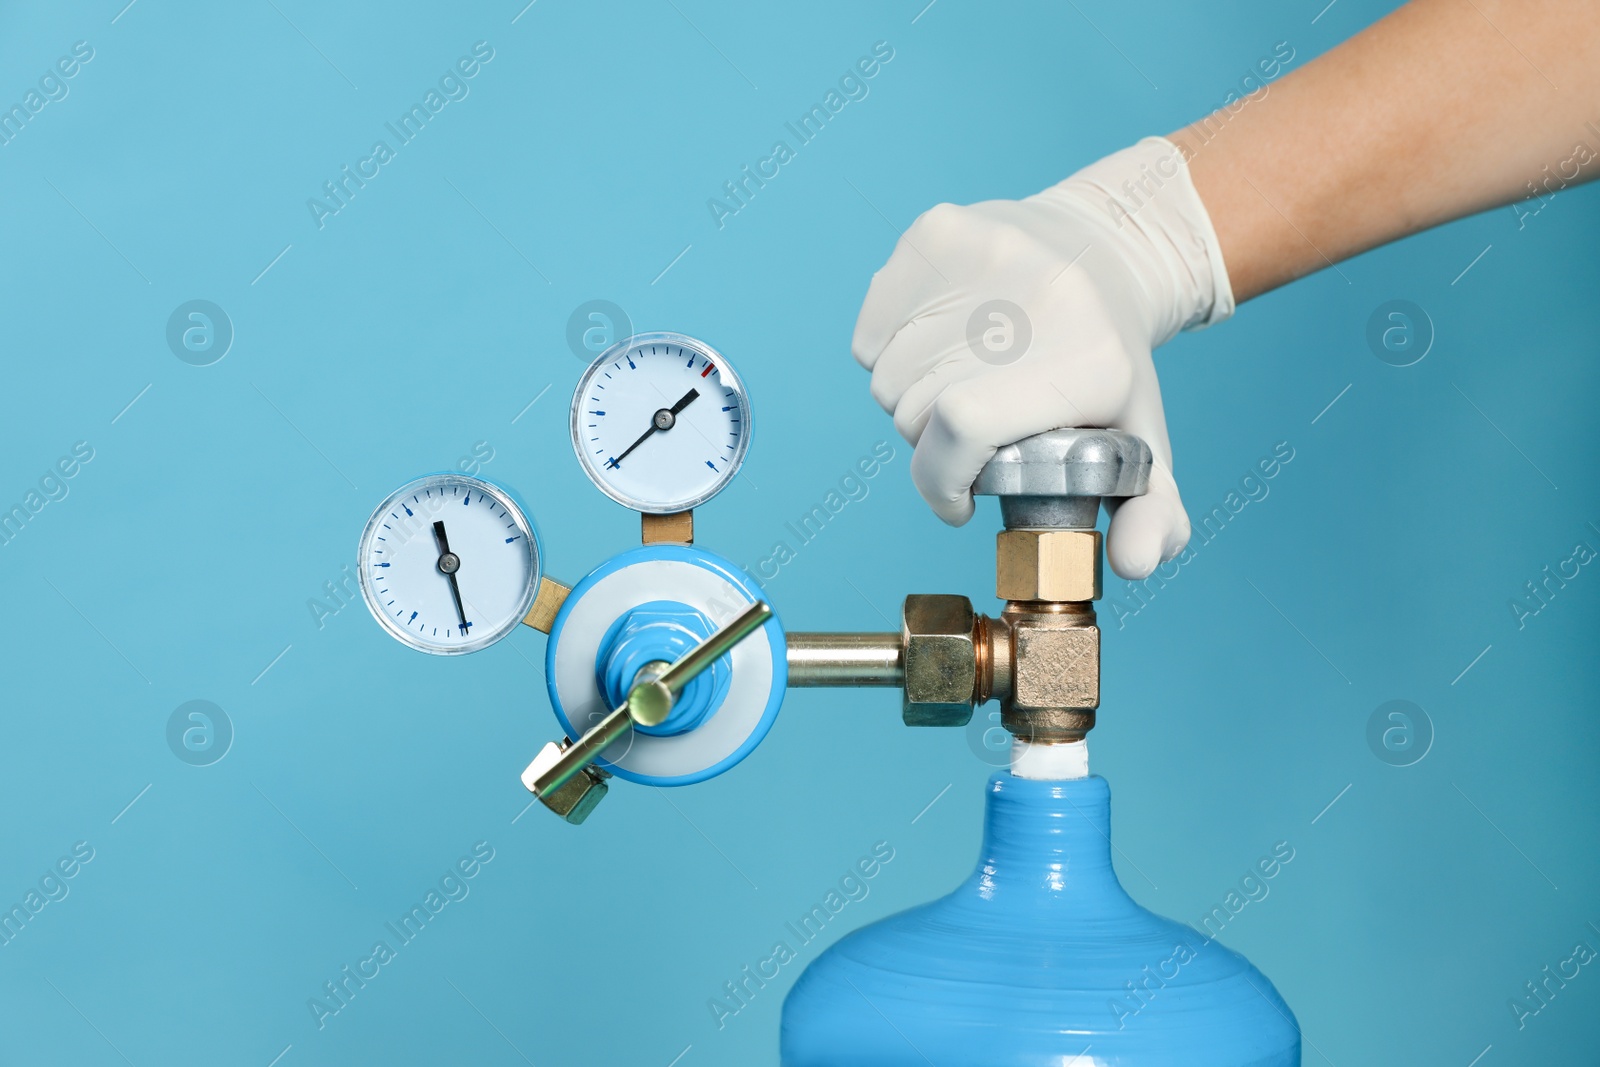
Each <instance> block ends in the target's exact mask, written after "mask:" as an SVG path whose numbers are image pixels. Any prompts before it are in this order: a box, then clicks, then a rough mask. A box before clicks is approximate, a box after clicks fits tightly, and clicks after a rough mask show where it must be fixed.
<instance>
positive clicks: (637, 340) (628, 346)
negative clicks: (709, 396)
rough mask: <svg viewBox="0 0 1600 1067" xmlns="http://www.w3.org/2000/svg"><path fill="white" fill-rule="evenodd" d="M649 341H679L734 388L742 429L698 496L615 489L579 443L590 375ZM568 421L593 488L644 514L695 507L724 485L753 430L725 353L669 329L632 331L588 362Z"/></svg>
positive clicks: (743, 393) (744, 395) (740, 385)
mask: <svg viewBox="0 0 1600 1067" xmlns="http://www.w3.org/2000/svg"><path fill="white" fill-rule="evenodd" d="M652 344H656V345H659V344H671V345H679V346H681V347H683V348H687V349H690V350H691V351H693V352H695V353H697V354H698V355H700V356H701V357H702V358H704V359H706V360H708V361H709V362H711V363H712V364H714V365H715V366H716V368H717V378H718V380H719V381H720V382H722V384H723V386H724V387H725V388H728V389H732V390H733V392H734V397H735V399H736V401H737V402H738V405H739V419H740V422H741V424H742V425H743V427H744V431H743V432H742V433H741V434H740V435H739V442H738V444H737V445H736V446H735V448H734V452H733V459H732V461H730V462H729V464H728V466H727V467H726V468H725V469H724V470H723V471H721V472H720V474H719V475H718V478H717V480H716V482H715V483H713V484H712V486H711V488H710V489H708V490H706V491H705V492H703V493H701V494H699V495H698V496H694V497H687V498H684V499H682V500H673V501H668V502H662V501H659V500H655V501H651V500H645V499H642V498H637V497H631V496H629V495H628V494H627V493H624V492H621V491H619V490H618V489H616V487H614V486H612V485H610V484H608V483H607V482H606V480H605V479H604V477H602V476H601V474H600V473H599V472H598V471H597V470H595V466H594V463H593V462H592V461H591V459H590V457H589V455H588V454H587V449H586V448H585V447H584V444H583V425H582V415H583V398H584V394H585V393H587V392H588V391H589V384H590V383H591V382H592V381H594V376H595V375H596V374H599V373H600V372H601V370H602V369H603V368H604V367H606V366H609V365H610V364H611V363H614V362H616V361H617V360H618V359H620V358H622V356H623V355H624V354H626V353H628V352H631V351H632V350H634V349H635V348H640V347H643V346H644V345H652ZM570 425H571V430H572V433H571V437H572V452H573V455H575V456H577V457H578V466H579V467H581V468H582V469H583V473H584V474H586V475H587V476H588V478H589V480H590V481H591V482H593V483H594V485H595V488H596V489H599V490H600V491H601V492H602V493H604V494H605V495H606V496H608V497H610V498H611V499H612V500H615V501H616V502H617V503H619V504H621V505H622V506H623V507H625V508H632V509H633V510H634V511H638V512H642V513H643V514H646V515H671V514H674V513H676V512H679V511H688V510H690V509H691V508H697V507H699V506H700V505H701V504H704V503H705V502H706V501H708V500H710V499H711V498H712V497H714V496H716V495H717V494H718V493H720V492H722V491H723V490H724V489H726V488H727V487H728V484H729V483H730V482H732V481H733V479H734V477H735V476H736V475H737V474H738V473H739V468H740V467H742V466H743V465H744V457H745V453H746V452H747V451H749V448H750V435H751V433H752V431H753V427H752V425H751V421H750V394H749V393H748V392H747V391H746V390H745V387H744V380H743V379H741V378H740V377H739V372H738V371H737V370H735V369H734V367H733V365H732V364H731V363H729V362H728V359H727V357H726V356H724V355H723V354H722V353H721V352H719V351H717V350H716V349H715V348H712V347H711V346H710V345H708V344H706V343H705V342H704V341H702V340H700V339H699V338H697V337H690V336H689V335H688V334H683V333H673V332H671V331H656V332H653V333H638V334H634V335H633V336H632V337H626V338H623V339H622V340H620V341H618V342H617V343H616V344H614V345H612V346H611V347H610V348H608V349H606V350H605V351H604V352H602V353H600V354H599V355H598V356H596V357H595V358H594V361H593V362H592V363H590V364H589V367H588V369H587V370H585V371H584V372H583V376H582V377H581V378H579V379H578V387H577V388H576V389H574V390H573V392H572V409H571V418H570Z"/></svg>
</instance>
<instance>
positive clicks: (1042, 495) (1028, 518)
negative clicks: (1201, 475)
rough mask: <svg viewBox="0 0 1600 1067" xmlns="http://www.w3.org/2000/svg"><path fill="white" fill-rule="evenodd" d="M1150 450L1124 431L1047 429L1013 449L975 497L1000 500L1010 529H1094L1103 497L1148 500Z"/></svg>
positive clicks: (1000, 457)
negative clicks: (1144, 496)
mask: <svg viewBox="0 0 1600 1067" xmlns="http://www.w3.org/2000/svg"><path fill="white" fill-rule="evenodd" d="M1150 463H1151V455H1150V446H1149V445H1147V444H1145V443H1144V441H1143V440H1142V439H1140V438H1138V437H1135V436H1134V435H1133V434H1131V433H1124V432H1122V431H1121V430H1097V429H1062V430H1047V431H1045V432H1044V433H1040V434H1034V435H1033V436H1032V437H1028V438H1024V439H1023V440H1021V441H1018V442H1017V443H1016V444H1014V445H1007V446H1006V447H1004V448H1002V449H1000V450H999V451H998V452H996V453H995V454H994V458H993V459H991V460H990V461H989V462H988V463H987V464H985V465H984V468H983V470H981V471H979V472H978V477H977V480H976V481H974V482H973V483H972V492H973V493H974V494H976V495H978V496H997V497H999V498H1000V516H1001V518H1002V519H1003V520H1004V521H1005V524H1006V529H1008V530H1017V529H1051V530H1061V529H1067V530H1090V529H1093V528H1094V524H1095V518H1096V517H1097V516H1098V514H1099V511H1100V498H1101V497H1108V496H1109V497H1130V496H1143V495H1144V492H1145V490H1146V489H1148V488H1149V485H1150Z"/></svg>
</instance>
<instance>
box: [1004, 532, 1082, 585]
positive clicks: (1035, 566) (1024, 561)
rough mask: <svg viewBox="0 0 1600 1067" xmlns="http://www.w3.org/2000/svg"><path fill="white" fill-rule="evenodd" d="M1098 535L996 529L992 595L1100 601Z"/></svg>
mask: <svg viewBox="0 0 1600 1067" xmlns="http://www.w3.org/2000/svg"><path fill="white" fill-rule="evenodd" d="M1100 559H1101V552H1100V531H1098V530H1001V531H1000V533H999V534H998V535H997V536H996V537H995V552H994V561H995V582H994V595H995V596H997V597H999V598H1000V599H1001V600H1048V601H1055V602H1072V601H1085V600H1099V599H1100Z"/></svg>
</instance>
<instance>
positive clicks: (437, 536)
mask: <svg viewBox="0 0 1600 1067" xmlns="http://www.w3.org/2000/svg"><path fill="white" fill-rule="evenodd" d="M433 539H434V540H435V541H437V542H439V573H440V574H442V575H444V576H445V577H446V578H448V579H450V595H451V596H453V597H455V601H456V615H457V616H459V617H460V619H461V632H462V633H466V632H467V627H469V626H471V625H472V624H471V623H470V622H468V621H467V613H466V610H465V609H464V608H462V606H461V586H460V585H459V584H457V582H456V571H458V570H460V569H461V557H460V556H458V555H456V554H455V553H454V552H452V551H450V539H449V538H448V537H446V536H445V532H444V523H443V522H442V521H441V522H436V523H434V524H433Z"/></svg>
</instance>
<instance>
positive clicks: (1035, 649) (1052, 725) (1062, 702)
mask: <svg viewBox="0 0 1600 1067" xmlns="http://www.w3.org/2000/svg"><path fill="white" fill-rule="evenodd" d="M1001 618H1002V619H1003V620H1004V621H1005V623H1006V625H1007V628H1008V630H1009V631H1010V634H1011V660H1012V668H1011V669H1012V676H1011V692H1010V694H1009V695H1008V697H1006V698H1002V700H1001V704H1000V724H1001V725H1002V726H1004V727H1005V728H1006V729H1007V730H1009V731H1010V732H1011V733H1013V734H1015V735H1016V736H1018V737H1023V738H1026V739H1028V740H1030V741H1073V740H1077V739H1079V738H1081V737H1083V735H1084V734H1086V733H1088V732H1089V731H1090V730H1092V729H1094V713H1095V709H1096V708H1097V707H1099V706H1100V629H1099V627H1098V626H1096V625H1095V614H1094V605H1093V604H1092V603H1089V602H1087V601H1084V602H1066V603H1049V602H1044V601H1032V602H1022V601H1012V602H1010V603H1008V604H1007V605H1006V607H1005V610H1004V611H1003V612H1002V613H1001Z"/></svg>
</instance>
